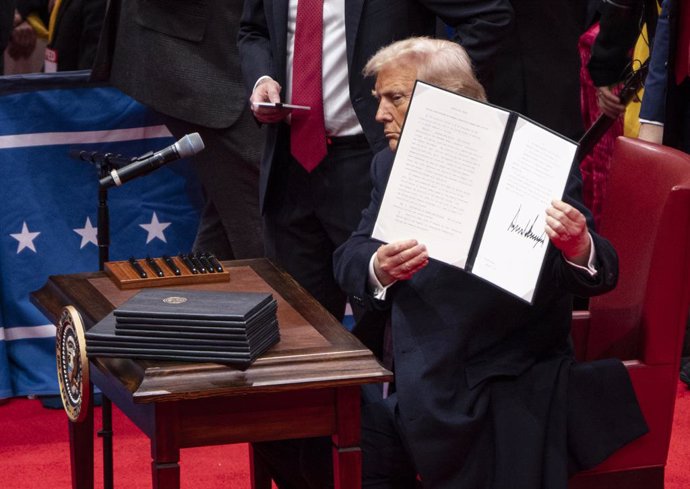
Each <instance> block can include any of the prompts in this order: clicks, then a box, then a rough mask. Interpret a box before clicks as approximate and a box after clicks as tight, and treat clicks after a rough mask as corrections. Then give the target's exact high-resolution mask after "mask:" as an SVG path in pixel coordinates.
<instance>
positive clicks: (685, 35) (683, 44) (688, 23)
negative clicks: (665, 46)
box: [675, 1, 690, 85]
mask: <svg viewBox="0 0 690 489" xmlns="http://www.w3.org/2000/svg"><path fill="white" fill-rule="evenodd" d="M677 42H678V44H676V66H675V71H676V83H677V84H678V85H680V84H681V83H682V81H683V80H685V78H686V77H688V76H690V4H689V2H687V1H682V2H680V5H679V12H678V41H677Z"/></svg>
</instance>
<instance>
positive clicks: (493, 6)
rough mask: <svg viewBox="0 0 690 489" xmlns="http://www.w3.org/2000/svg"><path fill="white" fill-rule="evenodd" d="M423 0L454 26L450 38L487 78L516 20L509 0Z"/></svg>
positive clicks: (447, 23) (480, 73)
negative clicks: (509, 27)
mask: <svg viewBox="0 0 690 489" xmlns="http://www.w3.org/2000/svg"><path fill="white" fill-rule="evenodd" d="M422 3H423V4H425V5H426V7H427V8H429V10H431V11H432V12H434V13H435V14H436V15H437V16H438V17H439V18H440V19H441V20H442V21H443V22H444V23H445V24H446V25H448V26H449V27H450V28H451V29H452V31H453V34H452V36H451V38H452V39H453V40H454V41H456V42H457V43H459V44H460V45H461V46H462V47H464V48H465V50H466V51H467V54H469V56H470V58H471V59H472V62H473V64H474V68H475V71H476V72H477V75H478V77H479V79H480V80H482V79H485V78H486V77H487V75H488V74H489V73H490V72H491V70H492V69H493V61H494V58H495V56H496V53H497V52H498V51H499V50H500V48H501V45H502V43H503V41H504V40H505V39H506V35H507V33H508V32H509V29H508V26H509V25H510V24H511V23H512V21H513V8H512V7H511V5H510V2H509V1H508V0H464V1H457V0H426V1H422Z"/></svg>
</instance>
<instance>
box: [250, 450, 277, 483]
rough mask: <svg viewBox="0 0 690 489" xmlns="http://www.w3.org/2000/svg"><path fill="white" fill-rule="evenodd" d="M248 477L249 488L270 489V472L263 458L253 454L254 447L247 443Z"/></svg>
mask: <svg viewBox="0 0 690 489" xmlns="http://www.w3.org/2000/svg"><path fill="white" fill-rule="evenodd" d="M249 477H250V478H251V489H271V487H272V486H271V482H272V479H271V473H270V472H269V470H268V467H267V466H266V464H265V463H263V460H261V459H259V458H256V457H255V456H254V447H252V444H251V443H249Z"/></svg>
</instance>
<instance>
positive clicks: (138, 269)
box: [129, 256, 148, 278]
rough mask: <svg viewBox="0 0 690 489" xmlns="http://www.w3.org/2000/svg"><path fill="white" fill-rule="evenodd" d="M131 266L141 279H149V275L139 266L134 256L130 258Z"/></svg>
mask: <svg viewBox="0 0 690 489" xmlns="http://www.w3.org/2000/svg"><path fill="white" fill-rule="evenodd" d="M129 264H130V265H131V266H132V268H133V269H134V271H135V272H137V273H138V274H139V276H140V277H141V278H146V277H148V274H147V273H146V270H144V269H143V268H141V265H139V262H138V261H136V260H135V259H134V257H133V256H130V257H129Z"/></svg>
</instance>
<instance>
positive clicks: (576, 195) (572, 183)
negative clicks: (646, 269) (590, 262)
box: [548, 165, 618, 297]
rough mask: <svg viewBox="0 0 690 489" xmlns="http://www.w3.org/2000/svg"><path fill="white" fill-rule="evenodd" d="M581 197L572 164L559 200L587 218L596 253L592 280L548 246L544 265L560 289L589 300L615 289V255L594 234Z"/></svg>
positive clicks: (592, 223)
mask: <svg viewBox="0 0 690 489" xmlns="http://www.w3.org/2000/svg"><path fill="white" fill-rule="evenodd" d="M581 195H582V178H581V176H580V170H579V168H578V167H577V165H573V169H572V171H571V173H570V178H569V179H568V183H567V185H566V191H565V196H564V197H563V200H564V201H565V202H567V203H568V204H570V205H572V206H573V207H575V208H577V209H578V210H579V211H580V212H582V213H583V214H584V215H585V217H586V218H587V225H588V228H589V232H590V234H591V236H592V242H593V244H594V249H595V252H596V256H595V267H596V269H597V274H596V277H591V276H590V275H589V274H588V273H587V272H585V271H582V270H580V269H578V268H576V267H574V266H572V265H570V264H569V263H568V262H567V261H566V260H565V258H564V257H563V255H562V254H561V252H560V251H558V250H557V249H556V248H555V247H553V246H551V247H550V248H551V249H550V253H551V254H552V255H551V256H550V258H549V260H548V263H550V264H551V267H552V273H553V274H554V275H555V277H556V280H557V283H558V284H559V286H560V287H561V288H563V289H565V290H567V291H568V292H570V293H572V294H574V295H577V296H579V297H592V296H595V295H600V294H603V293H605V292H608V291H610V290H612V289H613V288H614V287H615V286H616V283H617V282H618V255H617V254H616V250H615V249H614V248H613V245H612V244H611V243H610V242H609V241H608V240H607V239H606V238H604V237H603V236H600V235H598V234H597V233H596V232H595V230H594V221H593V219H592V214H591V213H590V211H589V209H587V208H586V207H585V206H584V204H583V203H582V198H581ZM554 255H555V256H554Z"/></svg>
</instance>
